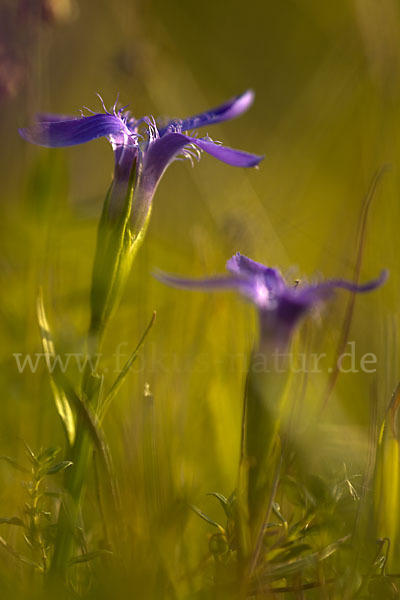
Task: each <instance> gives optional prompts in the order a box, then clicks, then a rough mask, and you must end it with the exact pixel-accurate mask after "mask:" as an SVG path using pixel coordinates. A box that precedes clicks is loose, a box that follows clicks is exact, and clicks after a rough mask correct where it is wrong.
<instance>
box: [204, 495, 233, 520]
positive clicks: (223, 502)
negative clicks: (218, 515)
mask: <svg viewBox="0 0 400 600" xmlns="http://www.w3.org/2000/svg"><path fill="white" fill-rule="evenodd" d="M207 496H214V498H216V499H217V500H218V501H219V503H220V504H221V506H222V509H223V511H224V513H225V516H226V517H227V518H228V519H229V518H230V517H231V513H232V510H231V506H230V504H229V500H228V498H225V496H224V495H223V494H220V493H219V492H208V494H207Z"/></svg>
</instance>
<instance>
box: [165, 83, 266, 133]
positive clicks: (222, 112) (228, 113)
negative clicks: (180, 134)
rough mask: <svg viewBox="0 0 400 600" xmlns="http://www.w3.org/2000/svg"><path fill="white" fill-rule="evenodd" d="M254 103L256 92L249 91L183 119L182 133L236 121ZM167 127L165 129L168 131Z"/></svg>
mask: <svg viewBox="0 0 400 600" xmlns="http://www.w3.org/2000/svg"><path fill="white" fill-rule="evenodd" d="M253 101H254V92H253V91H252V90H247V91H246V92H244V94H240V95H239V96H235V97H234V98H231V99H230V100H228V101H227V102H224V104H221V105H220V106H217V107H216V108H212V109H211V110H207V111H205V112H203V113H200V114H198V115H195V116H193V117H188V118H187V119H183V120H182V122H181V126H182V131H188V130H189V129H195V128H197V127H204V126H205V125H214V124H215V123H222V121H228V120H229V119H235V118H236V117H239V116H240V115H241V114H243V113H244V112H246V110H247V109H248V108H250V106H251V105H252V104H253ZM167 127H168V126H167ZM167 127H166V128H165V129H167Z"/></svg>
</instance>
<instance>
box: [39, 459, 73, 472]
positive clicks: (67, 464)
mask: <svg viewBox="0 0 400 600" xmlns="http://www.w3.org/2000/svg"><path fill="white" fill-rule="evenodd" d="M72 464H73V463H72V462H71V461H70V460H62V461H61V462H59V463H57V464H56V465H53V466H52V467H50V469H48V470H47V471H46V475H55V474H56V473H59V472H60V471H65V469H68V467H70V466H71V465H72Z"/></svg>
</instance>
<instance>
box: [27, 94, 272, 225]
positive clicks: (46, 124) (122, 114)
mask: <svg viewBox="0 0 400 600" xmlns="http://www.w3.org/2000/svg"><path fill="white" fill-rule="evenodd" d="M253 100H254V93H253V92H252V91H251V90H248V91H246V92H245V93H244V94H241V95H240V96H236V97H235V98H232V99H231V100H228V101H227V102H225V104H222V105H221V106H218V107H217V108H214V109H212V110H209V111H206V112H204V113H201V114H199V115H195V116H193V117H189V118H187V119H183V120H179V119H177V120H171V121H169V122H168V123H167V124H166V125H165V126H164V127H162V128H160V127H159V126H158V125H157V123H156V121H155V120H154V118H153V117H142V118H140V119H135V118H134V117H132V116H131V115H130V113H129V112H128V111H126V110H125V108H126V107H125V108H121V109H118V110H117V108H116V104H115V105H114V107H113V109H112V111H110V112H108V111H107V110H106V108H105V107H104V103H103V108H104V111H105V112H104V114H103V113H101V114H100V113H99V114H97V113H93V114H92V115H89V116H84V115H83V114H82V115H81V116H80V117H64V116H62V115H49V114H43V115H39V116H38V122H37V123H36V124H35V125H33V126H31V127H27V128H22V129H20V130H19V133H20V135H21V136H22V137H23V138H24V139H25V140H27V141H28V142H32V143H33V144H38V145H39V146H46V147H51V148H54V147H59V146H74V145H77V144H83V143H85V142H89V141H91V140H94V139H96V138H99V137H106V138H107V139H108V141H109V142H110V143H111V145H112V147H113V150H114V154H115V173H114V184H113V188H114V189H113V190H112V195H111V200H110V203H109V211H110V216H113V214H115V215H117V216H118V214H119V208H120V206H119V205H120V204H121V202H123V199H124V198H125V196H126V194H124V193H121V192H123V191H124V190H126V189H127V187H128V183H129V180H130V176H131V171H132V168H133V165H134V164H135V165H136V184H135V190H134V196H133V206H132V213H131V225H132V233H133V234H134V235H137V234H138V233H139V232H140V231H141V229H142V227H143V226H144V225H145V224H146V222H147V220H148V216H149V213H150V210H151V203H152V198H153V195H154V192H155V190H156V188H157V185H158V182H159V181H160V178H161V176H162V174H163V173H164V171H165V169H166V168H167V167H168V165H170V164H171V162H172V161H173V160H174V159H176V158H178V157H179V155H181V156H185V157H188V158H189V159H192V158H193V157H198V156H199V154H200V152H201V151H203V150H204V151H205V152H207V153H208V154H211V156H214V157H215V158H218V159H219V160H221V161H222V162H225V163H227V164H229V165H232V166H235V167H255V166H257V165H258V163H259V162H260V161H261V160H262V158H263V157H262V156H256V155H255V154H250V153H248V152H243V151H241V150H234V149H232V148H228V147H226V146H222V145H221V144H220V143H219V142H214V141H213V140H211V138H209V137H208V135H206V136H204V137H197V136H196V135H195V134H194V133H191V134H189V131H191V130H193V129H198V128H199V127H204V126H208V125H214V124H215V123H221V122H222V121H226V120H229V119H233V118H235V117H238V116H239V115H241V114H242V113H243V112H245V111H246V110H247V109H248V108H249V107H250V106H251V104H252V103H253ZM90 112H92V111H90ZM121 198H122V199H121Z"/></svg>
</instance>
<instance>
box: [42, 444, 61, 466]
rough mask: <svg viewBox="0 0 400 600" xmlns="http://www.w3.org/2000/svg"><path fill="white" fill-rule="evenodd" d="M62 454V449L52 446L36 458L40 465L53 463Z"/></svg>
mask: <svg viewBox="0 0 400 600" xmlns="http://www.w3.org/2000/svg"><path fill="white" fill-rule="evenodd" d="M60 452H61V448H57V447H55V446H50V448H44V449H43V450H41V451H40V452H39V454H38V455H37V456H36V459H37V461H38V462H39V463H47V462H51V461H53V460H54V459H55V457H56V456H57V454H59V453H60Z"/></svg>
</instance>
